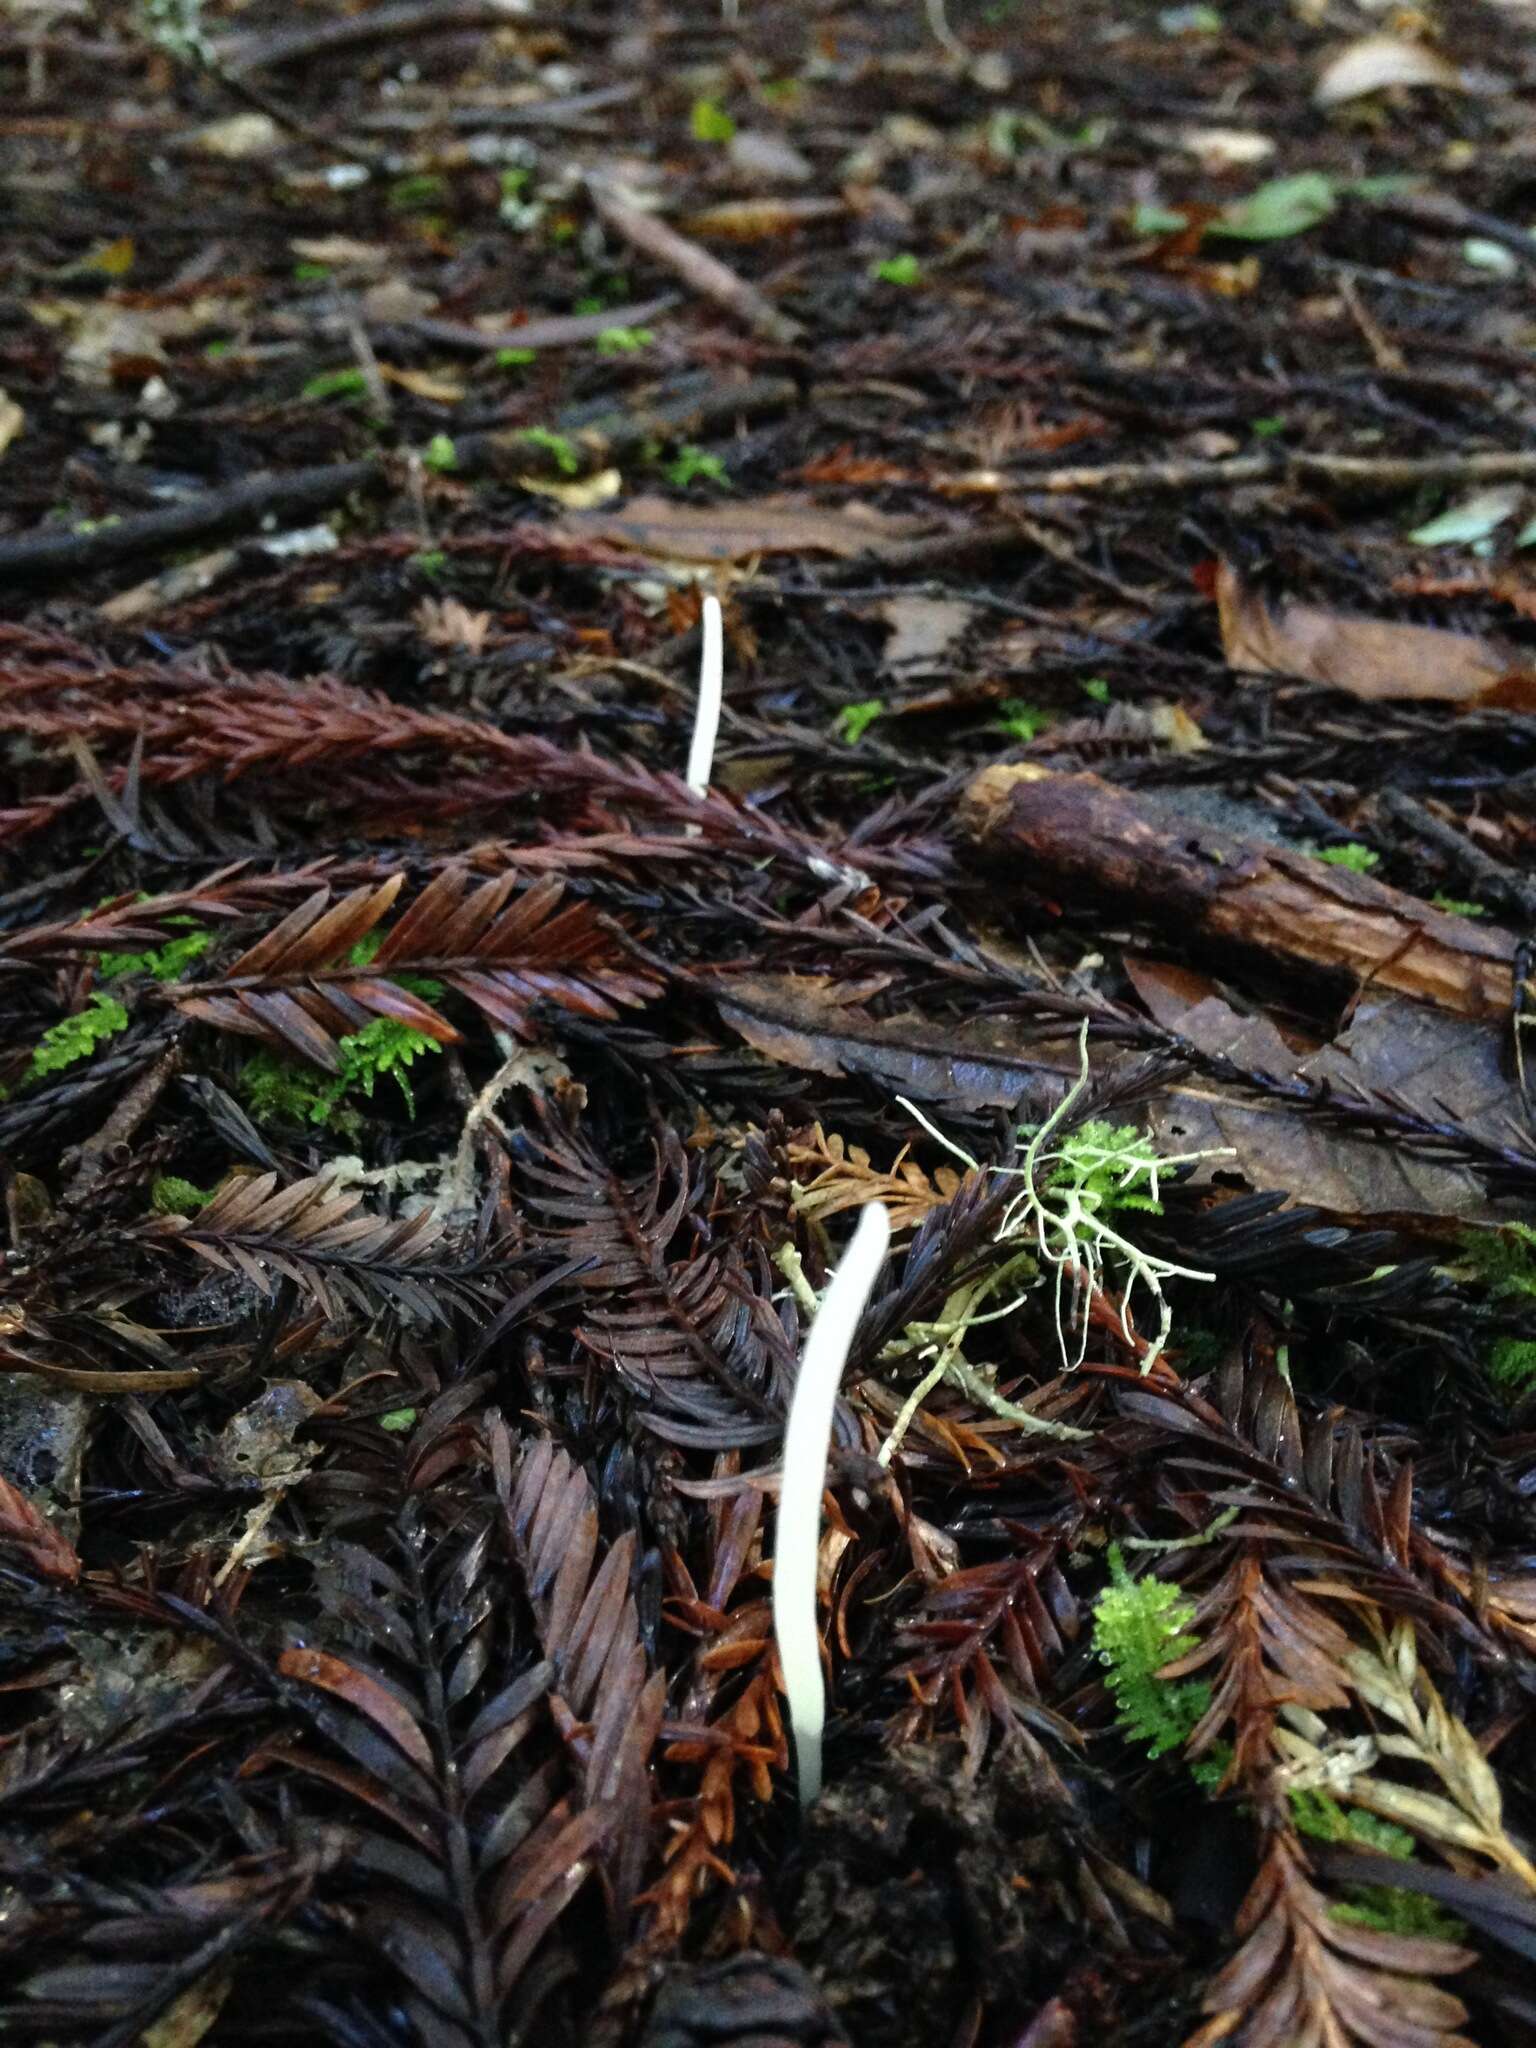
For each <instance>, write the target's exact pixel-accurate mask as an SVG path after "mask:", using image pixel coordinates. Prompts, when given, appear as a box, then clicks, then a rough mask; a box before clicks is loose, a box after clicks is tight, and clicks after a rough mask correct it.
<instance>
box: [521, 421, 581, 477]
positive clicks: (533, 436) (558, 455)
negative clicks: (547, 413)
mask: <svg viewBox="0 0 1536 2048" xmlns="http://www.w3.org/2000/svg"><path fill="white" fill-rule="evenodd" d="M522 439H523V440H525V441H526V442H527V443H528V445H529V447H530V448H541V449H543V451H544V453H545V454H546V455H548V456H550V457H551V458H552V459H553V461H554V464H555V467H556V469H558V470H559V471H560V473H561V475H562V476H575V475H576V474H577V472H578V471H579V470H580V468H581V456H580V455H579V454H578V452H577V449H576V444H575V442H574V441H569V440H567V439H566V437H565V435H564V434H556V433H554V432H552V431H551V429H550V428H548V427H525V428H524V429H523V432H522Z"/></svg>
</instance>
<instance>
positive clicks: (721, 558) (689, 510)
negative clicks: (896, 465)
mask: <svg viewBox="0 0 1536 2048" xmlns="http://www.w3.org/2000/svg"><path fill="white" fill-rule="evenodd" d="M556 531H557V532H560V533H563V534H564V535H565V536H567V537H575V538H580V539H583V540H592V539H599V540H606V541H611V542H614V543H615V544H617V545H618V546H621V547H627V548H631V549H633V550H635V551H636V552H637V553H640V554H647V555H660V556H665V557H667V558H669V559H671V560H682V561H689V562H739V561H744V560H746V559H747V558H748V557H750V556H752V555H799V554H823V555H841V556H844V557H849V558H851V557H853V556H857V555H871V556H873V557H874V558H875V560H877V561H878V560H881V559H882V558H883V557H885V556H886V555H887V554H888V553H889V552H890V550H891V549H892V548H893V547H896V546H898V545H899V544H900V543H901V542H904V541H909V540H913V539H916V538H917V536H918V535H920V534H925V533H931V532H932V531H933V526H932V524H931V522H930V521H928V520H926V519H914V518H910V517H905V516H903V515H901V514H897V513H893V512H881V511H879V510H877V509H876V507H874V506H873V505H860V504H852V505H842V506H839V507H838V508H837V509H836V510H831V509H828V508H827V507H825V506H821V505H818V504H817V503H816V502H815V501H814V499H811V498H800V497H794V496H791V495H788V494H785V495H783V496H776V497H770V498H757V499H754V500H752V501H751V502H749V503H747V504H742V505H682V504H678V503H675V502H674V501H673V500H672V499H670V498H658V497H649V496H647V497H640V498H631V499H630V500H629V502H628V504H627V505H625V507H624V509H623V510H622V511H620V512H596V513H589V514H577V515H575V516H573V517H572V518H569V519H565V520H562V521H561V522H560V524H559V526H558V527H557V528H556Z"/></svg>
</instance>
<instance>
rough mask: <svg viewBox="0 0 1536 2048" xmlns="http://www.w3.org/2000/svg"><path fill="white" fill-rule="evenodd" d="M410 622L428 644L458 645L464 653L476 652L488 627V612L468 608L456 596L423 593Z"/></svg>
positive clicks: (489, 621)
mask: <svg viewBox="0 0 1536 2048" xmlns="http://www.w3.org/2000/svg"><path fill="white" fill-rule="evenodd" d="M411 623H412V625H414V626H415V628H416V630H417V632H418V633H420V635H421V637H422V639H423V640H425V641H426V642H427V643H428V645H429V646H432V647H460V648H463V649H464V651H465V652H466V653H467V654H480V653H482V652H483V651H484V648H485V636H486V635H487V633H489V632H490V630H491V615H490V613H489V612H472V611H471V610H470V609H469V607H468V606H467V605H464V604H461V603H460V602H459V600H458V599H457V598H456V597H424V598H423V599H422V600H421V603H420V604H419V605H417V607H416V609H415V611H414V612H412V614H411Z"/></svg>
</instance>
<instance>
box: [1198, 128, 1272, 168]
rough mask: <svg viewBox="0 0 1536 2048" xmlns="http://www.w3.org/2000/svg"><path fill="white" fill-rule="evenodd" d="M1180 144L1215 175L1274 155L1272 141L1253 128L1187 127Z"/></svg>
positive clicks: (1265, 159)
mask: <svg viewBox="0 0 1536 2048" xmlns="http://www.w3.org/2000/svg"><path fill="white" fill-rule="evenodd" d="M1179 142H1180V145H1181V147H1183V148H1184V149H1187V150H1188V151H1189V153H1190V154H1191V156H1197V157H1198V158H1199V159H1200V164H1201V168H1202V169H1204V170H1206V171H1210V172H1212V173H1216V172H1220V171H1231V170H1237V169H1239V168H1241V167H1243V166H1245V165H1248V164H1261V163H1264V162H1265V161H1267V159H1268V158H1270V157H1272V156H1273V155H1274V153H1275V145H1274V142H1273V141H1272V140H1271V138H1270V137H1269V136H1268V135H1259V134H1257V133H1256V132H1255V131H1254V130H1253V129H1251V128H1186V129H1185V130H1184V132H1183V134H1182V135H1181V136H1180V137H1179Z"/></svg>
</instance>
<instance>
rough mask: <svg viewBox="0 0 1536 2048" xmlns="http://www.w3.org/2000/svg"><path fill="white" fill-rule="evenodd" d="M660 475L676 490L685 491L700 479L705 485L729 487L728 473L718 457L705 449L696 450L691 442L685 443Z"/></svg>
mask: <svg viewBox="0 0 1536 2048" xmlns="http://www.w3.org/2000/svg"><path fill="white" fill-rule="evenodd" d="M662 475H663V476H664V477H665V478H666V480H667V482H668V483H669V484H672V485H673V486H674V487H675V488H676V489H677V490H680V491H685V490H686V489H687V488H688V486H689V484H691V483H697V482H698V481H699V480H700V478H702V479H703V480H704V482H706V483H711V484H720V485H722V486H724V487H727V488H728V487H729V485H730V481H731V478H730V472H729V471H728V470H727V468H726V466H725V464H724V463H723V462H722V461H721V459H720V457H719V456H718V455H711V454H710V453H709V451H708V449H707V448H696V447H695V446H694V444H693V443H692V442H691V441H685V442H684V443H683V445H682V447H681V448H679V449H678V451H677V453H676V454H675V455H674V456H673V457H672V459H671V461H670V462H668V463H666V464H665V465H664V466H663V469H662Z"/></svg>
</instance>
